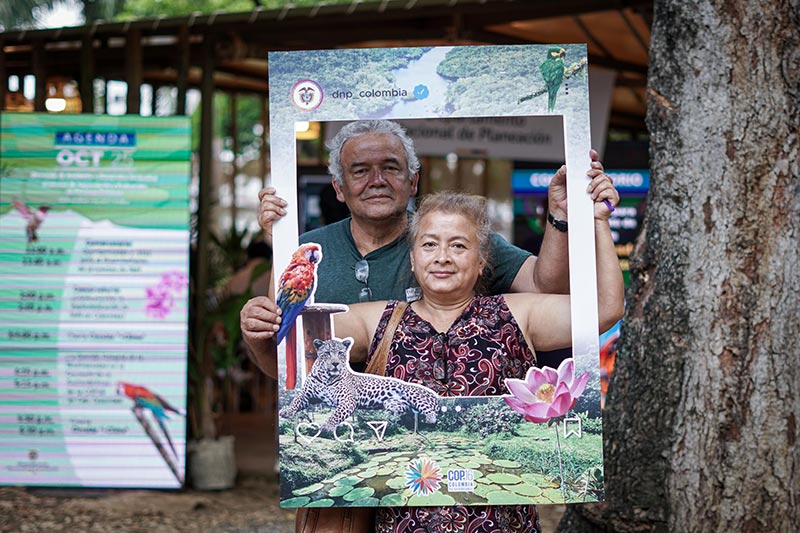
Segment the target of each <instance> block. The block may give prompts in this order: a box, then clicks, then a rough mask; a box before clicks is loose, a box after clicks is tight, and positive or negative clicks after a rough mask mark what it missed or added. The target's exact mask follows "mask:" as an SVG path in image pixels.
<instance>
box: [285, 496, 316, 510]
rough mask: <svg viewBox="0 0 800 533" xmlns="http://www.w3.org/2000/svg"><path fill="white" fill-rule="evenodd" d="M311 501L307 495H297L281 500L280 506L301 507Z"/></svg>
mask: <svg viewBox="0 0 800 533" xmlns="http://www.w3.org/2000/svg"><path fill="white" fill-rule="evenodd" d="M310 501H311V498H309V497H308V496H299V497H297V498H289V499H288V500H283V501H282V502H281V507H303V506H305V505H307V504H308V502H310Z"/></svg>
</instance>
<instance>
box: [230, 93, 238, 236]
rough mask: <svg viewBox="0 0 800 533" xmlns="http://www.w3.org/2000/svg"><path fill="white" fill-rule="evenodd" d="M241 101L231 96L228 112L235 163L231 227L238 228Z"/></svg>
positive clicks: (232, 180) (231, 183) (233, 165)
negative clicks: (239, 117) (238, 109)
mask: <svg viewBox="0 0 800 533" xmlns="http://www.w3.org/2000/svg"><path fill="white" fill-rule="evenodd" d="M238 101H239V99H238V97H237V95H236V93H231V94H230V99H229V100H228V112H229V117H230V127H231V132H230V133H231V151H232V152H233V161H231V175H230V178H229V180H228V183H229V185H230V188H231V227H233V228H235V227H236V215H237V211H236V174H238V173H239V168H238V165H237V164H236V156H237V154H238V153H239V131H238V129H239V128H238V122H237V121H236V108H237V103H238Z"/></svg>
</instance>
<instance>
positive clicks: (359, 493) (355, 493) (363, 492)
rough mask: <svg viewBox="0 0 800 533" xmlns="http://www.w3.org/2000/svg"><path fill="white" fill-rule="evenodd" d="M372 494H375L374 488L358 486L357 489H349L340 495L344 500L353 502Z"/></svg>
mask: <svg viewBox="0 0 800 533" xmlns="http://www.w3.org/2000/svg"><path fill="white" fill-rule="evenodd" d="M373 494H375V489H373V488H372V487H359V488H357V489H353V490H351V491H350V492H348V493H347V494H345V495H344V496H342V498H344V500H345V501H348V502H354V501H356V500H360V499H362V498H368V497H370V496H372V495H373Z"/></svg>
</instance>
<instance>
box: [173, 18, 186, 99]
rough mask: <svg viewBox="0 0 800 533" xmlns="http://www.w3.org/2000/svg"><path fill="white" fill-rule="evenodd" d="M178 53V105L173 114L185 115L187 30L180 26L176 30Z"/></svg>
mask: <svg viewBox="0 0 800 533" xmlns="http://www.w3.org/2000/svg"><path fill="white" fill-rule="evenodd" d="M178 53H179V56H180V60H179V62H178V76H177V81H176V85H177V89H178V104H177V106H176V108H175V114H177V115H185V114H186V88H187V86H188V81H187V78H188V77H189V28H187V27H186V26H181V28H180V30H178Z"/></svg>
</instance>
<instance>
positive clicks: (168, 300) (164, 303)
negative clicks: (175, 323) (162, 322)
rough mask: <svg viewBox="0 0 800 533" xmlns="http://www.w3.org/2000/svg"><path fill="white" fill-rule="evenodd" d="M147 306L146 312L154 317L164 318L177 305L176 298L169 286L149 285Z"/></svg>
mask: <svg viewBox="0 0 800 533" xmlns="http://www.w3.org/2000/svg"><path fill="white" fill-rule="evenodd" d="M146 291H147V307H145V313H146V314H147V316H151V317H153V318H164V317H165V316H167V315H168V314H169V312H170V311H171V310H172V307H173V306H174V305H175V299H174V298H173V297H172V294H170V291H169V287H166V286H165V285H156V286H155V287H147V289H146Z"/></svg>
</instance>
